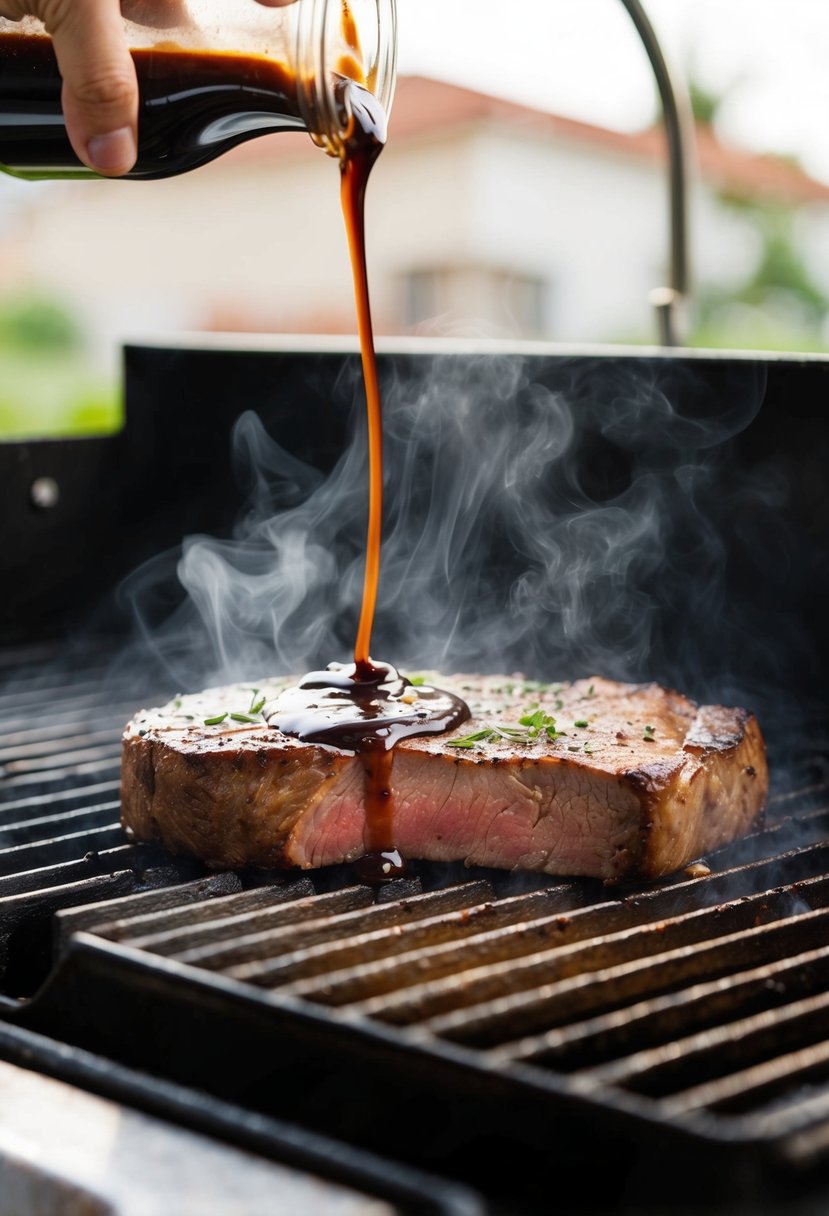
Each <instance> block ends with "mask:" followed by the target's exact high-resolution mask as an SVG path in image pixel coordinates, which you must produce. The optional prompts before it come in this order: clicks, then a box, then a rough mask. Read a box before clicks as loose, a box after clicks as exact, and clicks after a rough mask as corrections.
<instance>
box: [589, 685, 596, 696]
mask: <svg viewBox="0 0 829 1216" xmlns="http://www.w3.org/2000/svg"><path fill="white" fill-rule="evenodd" d="M587 695H588V697H595V695H596V685H595V684H591V685H590V687H589V688H588V690H587Z"/></svg>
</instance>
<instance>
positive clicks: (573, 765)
mask: <svg viewBox="0 0 829 1216" xmlns="http://www.w3.org/2000/svg"><path fill="white" fill-rule="evenodd" d="M430 680H431V677H430ZM434 682H435V683H436V684H438V685H439V686H440V687H442V688H445V689H447V690H448V691H452V692H454V693H456V694H457V695H458V696H460V697H462V698H463V699H464V700H465V701H466V702H467V703H468V705H469V708H470V710H471V712H472V718H471V720H469V721H467V722H465V723H464V725H463V726H461V727H459V728H457V729H456V730H454V731H450V732H448V733H446V734H442V735H433V736H431V737H421V738H414V739H407V740H404V741H402V742H400V743H399V744H398V745H397V747H396V748H395V749H394V758H393V768H392V783H391V784H392V796H393V799H394V804H393V805H394V811H393V816H394V818H393V824H394V844H395V847H396V848H397V849H398V850H399V851H400V853H401V854H402V856H403V857H405V858H409V859H416V858H423V859H428V860H433V861H464V862H466V863H467V864H468V865H481V866H493V867H498V868H505V869H519V870H537V871H542V872H544V873H546V874H558V875H582V876H589V877H594V878H601V879H605V880H609V881H618V880H622V879H625V880H627V879H633V878H656V877H659V876H660V875H664V874H669V873H671V872H672V871H674V870H677V869H679V868H680V867H682V866H684V865H687V864H688V863H689V862H690V861H692V860H694V859H695V858H697V857H699V856H700V855H702V854H704V853H707V852H710V851H711V850H713V849H716V848H718V847H719V846H720V845H723V844H726V843H727V842H728V841H730V840H733V839H735V838H736V837H738V836H740V835H743V834H744V833H745V832H747V831H748V830H749V829H750V828H751V827H752V825H753V824H754V823H755V822H756V821H757V819H758V817H759V816H760V815H761V813H762V810H763V807H764V804H765V799H766V794H767V789H768V769H767V764H766V756H765V747H764V744H763V739H762V736H761V734H760V729H759V727H758V724H757V721H756V719H755V718H754V717H753V715H752V714H750V713H748V712H747V711H746V710H743V709H726V708H724V707H722V706H717V705H703V706H698V705H696V704H695V703H694V702H693V701H690V700H688V698H687V697H684V696H682V695H681V694H679V693H677V692H673V691H671V690H669V689H666V688H662V687H660V686H659V685H656V684H642V685H632V684H620V683H613V682H611V681H608V680H603V679H600V678H598V677H597V678H594V679H586V680H579V681H576V682H574V683H571V684H566V685H562V684H540V683H536V682H532V681H531V682H528V681H525V680H523V679H516V678H508V677H503V676H502V677H487V678H480V677H464V676H456V677H452V678H447V677H440V678H438V677H435V678H434ZM289 683H291V681H288V680H282V681H279V680H269V681H267V682H265V683H263V684H262V686H261V688H255V689H254V688H251V687H250V686H247V685H234V686H232V687H229V688H224V689H214V690H210V691H207V692H203V693H199V694H196V695H192V696H182V697H177V698H176V699H175V700H174V701H172V702H171V703H170V704H168V705H166V706H164V707H163V708H161V709H155V710H146V711H142V712H140V713H138V714H137V715H136V717H135V718H134V719H133V720H132V721H131V722H130V723H128V725H127V727H126V729H125V732H124V739H123V760H122V777H121V781H122V807H123V810H122V822H123V824H124V826H125V828H126V829H127V831H128V833H129V834H131V835H132V836H133V837H134V838H137V839H139V840H143V841H160V842H161V843H162V844H163V845H165V846H166V848H167V849H169V850H170V851H172V852H174V853H189V854H193V855H195V856H196V857H199V858H201V859H202V860H203V861H204V862H206V863H207V864H208V865H209V866H212V867H217V868H237V867H240V866H246V865H252V866H258V867H263V868H273V867H299V868H301V869H311V868H316V867H319V866H326V865H331V864H335V863H339V862H343V861H350V860H354V859H356V858H358V857H360V856H361V855H362V854H363V852H364V846H363V834H364V828H365V808H364V800H363V793H364V772H363V760H362V758H361V757H360V756H358V755H354V754H353V753H351V752H348V751H343V750H339V749H337V748H333V747H330V746H324V745H320V744H309V743H302V742H299V741H297V740H296V739H294V738H291V737H288V736H286V735H283V734H281V733H280V732H279V731H277V730H276V729H274V728H273V727H270V726H268V725H267V723H266V722H265V721H264V719H263V718H262V716H261V710H262V706H263V705H264V704H265V702H266V701H270V700H272V699H273V698H275V697H276V696H277V695H278V693H279V692H280V691H281V690H282V689H283V688H285V687H287V686H288V685H289ZM413 691H414V692H416V688H415V689H414V690H413Z"/></svg>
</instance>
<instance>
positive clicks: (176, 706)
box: [173, 697, 181, 709]
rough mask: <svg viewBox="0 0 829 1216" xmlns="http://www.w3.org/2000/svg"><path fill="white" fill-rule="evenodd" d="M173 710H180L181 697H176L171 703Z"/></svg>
mask: <svg viewBox="0 0 829 1216" xmlns="http://www.w3.org/2000/svg"><path fill="white" fill-rule="evenodd" d="M173 709H181V697H176V699H175V701H173Z"/></svg>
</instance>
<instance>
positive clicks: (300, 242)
mask: <svg viewBox="0 0 829 1216" xmlns="http://www.w3.org/2000/svg"><path fill="white" fill-rule="evenodd" d="M698 153H699V160H700V168H701V173H700V180H699V181H698V183H697V185H696V187H695V197H694V209H693V215H694V228H693V240H694V249H693V265H694V273H695V277H696V278H697V280H704V281H705V282H707V283H709V284H711V283H713V284H723V285H727V284H728V283H729V282H737V281H739V280H740V279H741V277H744V276H745V275H746V274H747V273H748V272H749V271H750V268H751V266H752V264H753V261H755V260H756V258H757V234H756V232H755V231H754V230H752V228H751V227H750V226H749V225H746V223H745V222H744V220H743V219H742V218H741V216H740V214H739V213H738V212H737V211H734V210H729V209H728V208H725V207H723V206H722V205H721V204H720V202H719V201H718V200H719V197H720V195H721V194H722V193H723V192H727V193H729V194H733V195H739V196H741V197H752V198H761V199H768V200H772V201H779V202H780V203H785V204H786V205H788V206H792V207H795V208H797V209H798V210H799V212H801V213H802V216H803V222H804V225H805V227H806V228H808V230H809V233H810V238H809V239H810V248H812V249H813V250H814V251H815V253H814V267H813V269H814V272H815V273H816V274H817V275H818V277H819V278H821V280H822V281H823V282H824V283H827V284H829V186H827V185H824V184H822V183H820V182H816V181H814V180H812V179H811V178H809V177H808V176H807V175H806V174H805V173H804V172H802V171H801V170H800V169H799V168H798V167H797V166H795V165H794V164H790V163H788V162H785V161H783V160H780V159H775V158H771V157H758V156H754V155H749V154H747V153H744V152H741V151H739V150H736V149H734V148H726V147H724V146H722V145H720V144H718V143H717V142H716V140H715V138H714V136H713V135H712V134H711V132H710V131H708V130H705V129H703V130H702V131H700V135H699V146H698ZM664 160H665V148H664V137H663V134H662V132H661V130H659V129H653V130H647V131H643V132H640V133H637V134H622V133H618V132H615V131H610V130H605V129H602V128H599V127H595V126H591V125H588V124H586V123H582V122H577V121H574V120H572V119H569V118H562V117H559V116H555V115H549V114H545V113H541V112H538V111H535V110H532V109H528V108H526V107H524V106H520V105H516V104H513V103H510V102H507V101H503V100H499V99H496V98H493V97H489V96H485V95H483V94H481V93H476V92H472V91H470V90H468V89H464V88H459V87H456V86H454V85H449V84H445V83H441V82H438V81H435V80H428V79H422V78H405V79H403V80H401V81H400V83H399V88H398V95H397V100H396V103H395V109H394V113H393V116H392V122H391V131H390V140H389V145H388V148H387V150H386V152H385V153H384V155H383V156H382V157H381V159H380V161H379V163H378V166H377V169H376V171H375V175H374V178H373V180H372V182H371V187H370V190H369V203H368V248H369V262H370V276H371V286H372V295H373V302H374V308H375V319H376V326H377V329H378V331H379V332H381V333H399V332H411V331H412V330H415V331H421V332H422V331H424V330H425V331H428V332H439V333H446V332H449V333H479V334H488V335H494V336H498V335H501V336H506V335H520V336H526V337H545V338H551V339H555V340H562V341H597V340H598V341H602V340H625V339H630V340H642V339H648V338H649V337H650V336H651V334H652V322H651V317H650V315H649V309H648V304H647V295H648V292H649V290H650V289H651V288H652V287H654V286H657V285H660V284H662V283H663V282H664V281H665V260H666V254H667V234H666V210H667V208H666V205H665V190H666V186H665V171H664ZM14 187H15V192H14V199H13V202H14V205H15V207H16V211H15V217H16V222H15V223H9V224H5V225H4V232H5V235H4V236H3V237H0V268H1V269H0V293H7V292H8V291H10V290H13V289H14V288H15V286H16V285H17V284H20V283H24V282H28V283H30V284H35V285H36V286H38V287H40V288H42V289H43V290H44V291H48V292H51V293H54V294H56V295H57V296H58V297H61V298H63V299H66V300H69V301H71V302H72V308H73V309H74V310H75V311H76V313H77V315H78V318H79V320H81V321H82V322H83V323H84V324H85V325H86V326H87V327H88V328H89V330H90V332H92V333H94V335H95V337H96V342H97V345H98V347H99V349H101V350H106V349H108V348H111V346H112V345H113V344H114V343H117V342H119V341H121V340H123V339H125V338H135V337H141V336H143V335H146V334H149V333H158V332H159V331H161V332H169V331H170V330H176V329H213V330H253V331H257V330H258V331H270V332H289V333H290V332H301V331H312V332H348V333H350V332H353V330H354V328H355V323H354V307H353V299H352V294H351V281H350V270H349V267H348V263H347V255H346V244H345V240H344V236H343V228H342V219H341V216H340V212H339V191H338V173H337V167H336V165H335V164H334V163H333V162H332V161H330V160H329V159H328V158H327V157H325V156H324V155H323V154H322V153H321V152H320V151H319V150H318V149H317V148H316V147H314V146H313V145H312V144H311V142H310V140H308V139H307V137H306V136H304V135H284V134H283V135H279V136H270V137H266V138H260V139H256V140H253V141H251V142H250V143H248V144H245V145H243V146H242V147H240V148H238V149H236V150H235V151H234V152H232V153H230V154H228V155H226V156H224V157H221V158H220V159H218V160H217V161H215V162H214V163H213V164H212V165H209V166H207V167H206V168H204V169H201V170H198V171H197V172H194V173H191V174H187V175H184V176H182V177H179V178H174V179H170V180H168V181H161V182H151V183H140V182H139V183H125V182H66V183H43V184H23V185H21V184H19V183H14ZM4 197H5V196H4ZM6 206H7V207H8V206H9V203H8V200H7V202H6Z"/></svg>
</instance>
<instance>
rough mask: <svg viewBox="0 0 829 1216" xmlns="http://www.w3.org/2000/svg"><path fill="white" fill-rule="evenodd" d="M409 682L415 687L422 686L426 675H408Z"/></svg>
mask: <svg viewBox="0 0 829 1216" xmlns="http://www.w3.org/2000/svg"><path fill="white" fill-rule="evenodd" d="M409 683H410V684H413V685H414V686H415V688H422V687H423V685H424V684H425V683H426V677H425V676H409Z"/></svg>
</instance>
